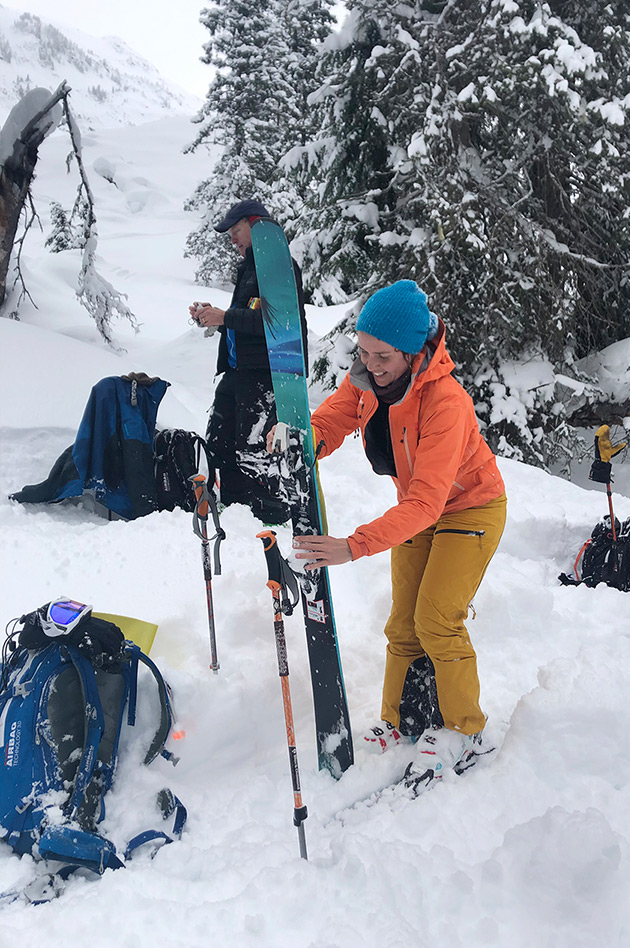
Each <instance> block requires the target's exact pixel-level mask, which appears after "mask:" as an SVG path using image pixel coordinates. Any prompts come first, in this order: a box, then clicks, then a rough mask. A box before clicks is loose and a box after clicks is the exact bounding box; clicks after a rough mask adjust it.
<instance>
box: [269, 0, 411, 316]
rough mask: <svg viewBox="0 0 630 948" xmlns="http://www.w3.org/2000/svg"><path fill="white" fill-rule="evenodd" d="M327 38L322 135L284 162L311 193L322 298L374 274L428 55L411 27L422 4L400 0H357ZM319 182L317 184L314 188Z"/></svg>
mask: <svg viewBox="0 0 630 948" xmlns="http://www.w3.org/2000/svg"><path fill="white" fill-rule="evenodd" d="M347 7H348V10H349V16H348V19H347V20H346V22H345V24H344V26H343V28H342V29H341V31H340V32H339V33H337V34H335V35H334V36H332V37H330V38H329V40H327V42H326V44H325V51H324V55H323V57H322V58H321V62H320V65H319V69H318V78H319V88H318V89H317V90H316V91H315V92H314V93H313V94H312V95H311V97H310V100H309V101H310V105H311V107H312V108H313V112H314V116H315V118H316V125H317V132H316V135H315V136H314V138H313V139H312V140H311V141H310V142H308V143H306V144H305V145H304V146H303V147H301V148H296V149H294V150H293V151H292V152H291V153H290V154H289V155H288V156H287V157H286V158H285V160H284V162H283V164H284V166H285V169H286V170H287V173H288V174H289V175H294V176H296V177H297V179H298V181H301V182H302V189H303V192H304V194H305V195H306V197H307V203H306V207H305V210H304V213H303V216H302V237H301V243H302V244H303V247H304V263H305V270H306V274H307V282H308V285H309V287H310V289H311V291H312V293H313V296H314V298H315V299H319V300H321V301H326V302H331V301H339V300H340V299H344V298H348V297H349V296H352V295H353V294H355V293H356V292H357V291H359V290H361V289H362V288H363V287H364V286H365V285H366V284H367V283H368V282H369V281H370V279H371V276H372V274H373V272H374V269H375V266H376V258H377V256H378V253H379V250H378V247H377V244H376V241H375V237H376V236H377V235H378V234H379V233H380V232H381V228H382V222H383V221H384V220H386V219H387V218H388V217H389V215H390V214H391V213H392V212H393V209H394V207H395V205H396V194H395V192H394V191H393V189H392V178H393V173H394V167H395V157H396V152H397V142H398V140H399V139H404V133H403V131H402V129H403V128H404V127H405V126H406V125H407V123H408V122H409V119H410V116H411V114H412V109H413V101H414V96H415V95H416V94H417V91H416V89H417V86H418V76H419V74H420V70H421V64H420V63H419V61H418V54H417V46H418V44H417V42H416V41H415V40H414V39H413V37H412V36H411V34H410V32H409V27H410V24H411V23H412V22H413V21H415V20H416V19H417V18H418V16H419V15H421V14H419V13H418V11H416V9H415V8H414V7H413V6H411V5H407V4H401V3H399V2H396V0H349V2H348V4H347ZM309 186H310V187H309Z"/></svg>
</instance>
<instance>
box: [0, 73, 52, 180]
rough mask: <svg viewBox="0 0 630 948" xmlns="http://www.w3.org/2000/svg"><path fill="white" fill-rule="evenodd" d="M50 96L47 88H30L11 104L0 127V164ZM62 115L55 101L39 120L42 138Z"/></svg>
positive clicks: (8, 155)
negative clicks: (17, 100)
mask: <svg viewBox="0 0 630 948" xmlns="http://www.w3.org/2000/svg"><path fill="white" fill-rule="evenodd" d="M51 98H52V92H49V91H48V89H31V91H30V92H27V93H26V95H25V96H23V98H21V99H20V101H19V102H18V103H17V104H16V105H14V106H13V108H12V109H11V111H10V112H9V116H8V118H7V120H6V121H5V123H4V125H3V126H2V128H1V129H0V165H2V164H4V162H5V161H6V160H7V158H9V157H10V156H11V155H12V154H13V146H14V145H15V142H16V140H17V139H18V138H19V137H20V135H21V134H22V132H23V131H24V129H25V128H26V126H27V125H28V123H29V122H31V121H32V120H33V119H34V118H35V116H36V115H38V114H39V113H40V112H41V111H42V110H43V109H45V108H46V106H47V105H48V103H49V102H50V100H51ZM62 115H63V107H62V105H61V103H59V102H56V103H55V105H53V106H52V108H51V109H49V110H48V111H47V112H46V113H45V114H44V115H43V116H42V117H41V119H40V120H39V122H38V123H37V126H35V127H36V128H37V129H38V130H41V129H42V128H43V129H44V130H45V131H44V138H46V137H47V136H48V135H50V134H51V132H53V131H54V129H56V128H57V126H58V125H59V122H60V121H61V117H62Z"/></svg>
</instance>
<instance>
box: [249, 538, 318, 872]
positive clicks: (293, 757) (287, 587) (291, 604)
mask: <svg viewBox="0 0 630 948" xmlns="http://www.w3.org/2000/svg"><path fill="white" fill-rule="evenodd" d="M256 536H257V537H258V538H259V539H261V540H262V542H263V547H264V550H265V558H266V560H267V571H268V573H269V579H268V581H267V586H268V587H269V589H270V590H271V595H272V597H273V612H274V616H273V619H274V621H273V630H274V634H275V637H276V652H277V655H278V674H279V675H280V681H281V683H282V703H283V705H284V721H285V725H286V731H287V744H288V748H289V765H290V768H291V781H292V784H293V804H294V807H293V825H294V826H296V827H297V831H298V842H299V846H300V856H301V857H302V859H308V855H307V852H306V835H305V833H304V820H305V819H306V817H307V816H308V811H307V809H306V807H305V806H304V804H303V802H302V791H301V788H300V772H299V769H298V758H297V748H296V746H295V729H294V726H293V709H292V707H291V691H290V689H289V663H288V660H287V643H286V638H285V635H284V619H283V613H284V614H286V615H291V613H292V612H293V609H294V608H295V606H296V604H297V602H298V601H299V598H300V594H299V590H298V583H297V579H296V578H295V574H294V573H293V570H292V569H291V567H290V566H289V564H288V563H287V561H286V560H285V559H284V558H283V557H282V554H281V553H280V550H279V549H278V544H277V541H276V534H275V533H274V532H273V530H264V531H263V532H262V533H257V534H256ZM291 597H293V598H291Z"/></svg>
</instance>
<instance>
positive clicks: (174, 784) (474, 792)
mask: <svg viewBox="0 0 630 948" xmlns="http://www.w3.org/2000/svg"><path fill="white" fill-rule="evenodd" d="M189 133H190V126H189V125H188V123H187V122H186V121H185V119H170V120H163V121H160V122H156V123H153V124H149V125H145V126H141V127H135V128H131V127H130V128H118V129H116V130H113V131H99V132H98V133H96V132H92V133H90V134H89V135H85V136H84V138H85V140H84V157H85V160H86V163H87V167H88V173H89V174H90V175H91V179H92V182H93V187H94V191H95V195H96V200H97V213H98V215H99V234H100V244H99V250H100V255H99V261H98V263H99V266H100V267H101V269H102V271H103V273H104V275H105V276H106V277H107V279H109V280H111V282H113V283H114V285H115V286H116V287H117V289H119V290H122V291H124V292H126V293H128V295H129V304H130V306H131V308H132V309H133V310H134V312H135V313H136V315H137V317H138V318H139V320H140V322H141V323H142V330H141V332H140V334H139V335H138V336H133V334H132V333H131V331H130V329H128V327H126V326H124V325H120V326H119V327H118V328H117V330H116V338H117V341H118V342H119V343H120V344H122V345H124V346H125V347H126V348H127V353H126V354H114V353H112V352H111V351H108V350H107V349H105V348H104V346H103V345H102V343H101V341H100V340H99V337H98V335H97V333H96V331H95V329H94V327H93V325H92V323H91V322H90V319H89V317H88V316H87V314H86V313H85V311H84V310H83V309H82V308H81V307H80V305H79V304H78V303H77V301H76V300H75V298H74V288H75V281H76V274H77V272H78V269H79V256H78V254H77V253H76V252H68V253H65V254H61V255H56V256H53V255H50V254H49V253H48V252H46V251H44V250H43V249H42V242H43V239H44V237H45V236H46V232H47V228H48V221H47V207H48V202H49V201H50V200H53V199H56V200H60V201H61V202H62V203H64V206H66V207H67V206H69V202H70V201H71V200H72V194H73V191H74V188H75V187H76V182H74V181H73V180H72V179H71V178H70V177H68V176H66V174H65V166H64V163H63V158H64V156H65V154H66V153H67V151H68V150H69V148H68V143H67V140H64V133H63V132H62V131H58V132H56V133H55V134H54V135H53V136H52V137H51V138H50V139H49V140H48V141H47V142H45V144H44V146H43V147H42V162H41V167H40V168H39V175H38V180H37V184H36V192H35V198H36V201H37V202H38V207H39V211H40V214H41V217H42V221H43V225H44V234H43V235H42V236H40V235H38V234H37V232H36V231H35V229H32V231H31V234H30V235H29V237H28V238H27V243H26V245H25V248H24V254H23V258H24V272H25V276H26V279H27V282H28V285H29V290H30V292H31V294H32V296H33V298H34V300H35V302H36V304H37V306H38V309H37V310H34V309H33V308H32V307H31V306H30V304H28V303H26V304H23V306H22V309H21V321H20V322H17V321H11V320H8V319H0V337H1V338H0V346H1V351H2V372H0V531H1V534H0V535H1V539H2V542H1V544H0V606H1V610H2V617H0V618H1V619H2V622H3V624H4V623H6V622H8V621H9V620H10V619H11V618H12V617H14V616H19V615H21V614H23V613H25V612H27V611H30V610H31V609H33V608H35V607H37V606H39V605H40V604H42V603H44V602H46V601H48V600H50V599H51V598H53V597H55V596H59V595H69V596H72V597H74V598H77V599H79V600H82V601H84V602H89V603H92V604H94V607H95V608H96V609H98V610H101V611H106V612H114V613H122V614H126V615H134V616H138V617H141V618H144V619H147V620H150V621H153V622H155V623H158V625H159V629H158V632H157V636H156V640H155V643H154V646H153V650H152V656H153V658H154V659H155V660H156V661H157V663H158V664H159V666H160V667H161V669H162V670H163V672H164V673H165V675H166V676H167V678H168V679H169V681H170V683H171V685H172V687H173V689H174V692H175V700H176V705H177V710H178V723H179V725H180V727H181V728H182V729H183V730H185V732H186V738H185V739H184V740H183V741H182V742H181V743H180V745H179V753H180V754H181V762H180V764H179V766H178V767H177V768H176V769H172V768H171V767H170V766H169V765H168V764H167V763H166V762H165V761H159V762H156V763H155V764H154V765H152V766H151V767H150V768H143V767H142V766H140V765H139V763H138V761H139V743H140V741H141V735H140V734H137V733H131V734H130V735H127V737H126V740H125V745H124V747H123V751H122V755H121V766H120V771H119V777H118V781H117V784H116V787H115V788H114V790H113V791H112V793H111V794H110V795H109V797H108V816H107V820H106V822H105V824H104V825H103V830H104V832H105V834H106V835H108V836H109V837H110V838H112V839H113V840H114V841H115V842H116V843H117V844H118V845H122V846H124V843H125V841H126V840H127V839H128V838H129V837H130V836H132V835H133V834H134V833H135V832H137V831H138V830H141V829H144V828H146V827H147V826H152V825H154V824H155V823H156V821H157V814H156V812H155V810H154V808H153V800H154V797H155V793H156V792H157V790H159V789H160V788H161V787H162V786H163V785H165V784H166V785H168V786H170V787H171V788H172V789H173V790H174V792H176V793H177V794H178V795H179V796H180V797H181V799H182V800H183V802H184V803H185V805H186V806H187V808H188V812H189V821H188V825H187V829H186V831H185V833H184V836H183V838H182V840H181V841H180V842H177V843H175V844H174V845H171V846H167V847H165V848H163V849H162V850H160V852H159V853H158V854H157V856H156V857H155V858H154V859H153V860H151V859H149V857H148V856H147V855H144V854H142V853H140V854H139V855H138V856H137V857H136V858H135V859H134V860H133V861H132V863H131V864H130V865H129V867H128V868H127V869H125V870H120V871H117V872H112V871H108V872H106V873H105V875H104V877H103V878H102V879H100V880H99V879H96V878H79V877H75V878H72V879H71V880H70V881H69V882H68V885H67V887H66V889H65V892H64V893H63V894H62V896H61V897H60V898H59V899H58V900H56V901H53V902H50V903H48V904H46V905H43V906H39V907H32V906H25V905H24V904H22V903H19V902H16V903H13V904H10V905H7V906H5V907H4V908H3V909H2V910H1V912H2V914H1V918H0V948H9V946H14V945H16V944H30V945H35V946H39V945H46V946H49V948H62V946H63V948H67V945H68V944H69V943H73V944H84V943H86V944H87V943H89V944H90V945H91V946H92V948H113V946H116V948H119V946H128V945H129V946H132V945H133V946H134V948H144V946H146V948H149V946H150V948H170V946H178V948H202V946H203V948H206V946H209V945H210V946H213V948H224V946H225V948H227V946H228V945H229V946H232V945H239V946H243V948H259V946H260V948H284V946H287V948H288V946H293V948H295V946H298V948H359V946H361V948H400V946H425V945H436V944H439V945H441V946H445V948H459V946H462V948H490V946H492V948H495V946H496V948H531V946H537V948H542V946H545V948H595V946H599V945H607V946H610V948H613V946H615V948H617V946H618V948H622V946H626V945H628V944H630V910H629V908H628V897H627V893H628V887H629V885H630V849H629V843H628V839H629V836H630V825H629V821H630V817H629V814H630V742H629V740H628V735H627V730H628V729H627V723H626V714H627V710H626V709H627V705H628V674H629V672H630V626H629V624H628V621H627V618H626V613H627V608H628V599H627V598H626V597H625V595H624V594H623V593H620V592H617V591H615V590H612V589H608V588H606V587H599V588H598V589H596V590H589V589H586V588H577V589H574V588H565V587H562V586H561V585H560V584H559V583H558V581H557V576H558V573H559V572H561V571H562V570H567V569H570V567H571V565H572V561H573V559H574V557H575V554H576V552H577V550H578V549H579V547H580V545H581V543H582V542H583V540H584V539H585V537H586V536H587V535H588V534H589V533H590V530H591V528H592V526H593V525H594V523H595V522H596V521H597V520H598V519H599V518H600V516H602V515H603V514H605V513H606V511H607V504H606V497H605V493H604V489H603V487H602V488H597V489H594V490H585V489H583V488H581V487H578V486H575V485H571V484H568V483H567V482H565V481H563V480H560V479H558V478H554V477H552V476H550V475H548V474H545V473H543V472H541V471H539V470H536V469H533V468H529V467H526V466H524V465H522V464H519V463H516V462H511V461H503V462H501V470H502V473H503V475H504V478H505V480H506V483H507V489H508V495H509V518H508V525H507V528H506V532H505V535H504V538H503V540H502V543H501V546H500V548H499V551H498V553H497V555H496V557H495V559H494V560H493V562H492V564H491V566H490V568H489V570H488V573H487V575H486V578H485V580H484V583H483V585H482V587H481V590H480V591H479V593H478V595H477V597H476V601H475V609H476V618H475V619H474V620H473V619H472V618H471V619H470V631H471V634H472V638H473V641H474V643H475V646H476V648H477V651H478V657H479V668H480V677H481V682H482V701H483V706H484V709H485V711H486V712H487V714H488V715H489V724H488V729H489V733H490V735H491V737H492V738H493V740H494V741H496V744H497V747H498V753H497V754H496V756H495V757H494V758H493V759H492V760H491V761H490V762H487V764H485V765H479V766H478V767H476V768H475V769H473V770H472V771H471V772H470V773H469V774H466V775H465V776H464V777H461V778H460V777H456V776H455V775H452V776H451V777H450V779H449V777H448V776H447V777H446V778H445V779H444V781H443V783H442V785H440V786H438V787H437V788H436V789H434V790H432V791H431V792H429V793H427V794H426V795H425V796H424V797H422V798H420V799H417V800H409V799H407V798H405V797H387V796H386V797H385V798H384V799H381V800H380V801H378V802H376V803H374V801H370V800H368V801H367V802H365V798H366V797H369V795H370V793H371V792H373V791H375V790H377V789H379V788H382V787H384V786H386V785H387V784H388V783H389V782H390V781H391V780H393V779H394V778H396V777H397V776H398V775H400V773H401V772H402V770H403V768H404V766H405V764H406V763H407V760H408V752H406V751H405V750H404V749H396V751H393V752H391V753H390V754H387V755H385V756H383V757H380V758H373V757H370V756H368V755H367V754H366V753H365V751H364V750H363V749H362V748H361V747H360V746H358V747H357V753H356V765H355V766H354V767H353V768H352V769H351V770H350V771H348V772H347V773H346V774H345V775H344V776H343V778H342V779H341V780H340V781H338V782H336V781H334V780H333V778H332V777H330V775H329V774H328V773H326V772H322V773H319V772H317V770H316V757H315V739H314V729H313V716H312V706H311V695H310V681H309V674H308V667H307V657H306V649H305V642H304V632H303V627H302V624H301V620H300V618H299V616H298V615H296V616H294V617H292V618H291V619H290V620H288V621H287V636H288V649H289V663H290V669H291V689H292V696H293V703H294V713H295V719H296V733H297V745H298V753H299V760H300V769H301V776H302V783H303V796H304V800H305V803H306V804H307V806H308V809H309V817H308V820H307V822H306V836H307V843H308V849H309V861H308V862H306V861H304V860H301V859H300V858H299V854H298V844H297V837H296V831H295V828H294V827H293V825H292V808H293V800H292V795H291V783H290V776H289V767H288V758H287V750H286V740H285V733H284V722H283V715H282V701H281V692H280V683H279V681H278V674H277V664H276V657H275V646H274V638H273V616H272V612H271V601H270V596H269V592H268V590H267V589H266V587H265V582H266V568H265V562H264V557H263V552H262V547H261V543H260V540H257V539H256V532H257V531H258V530H259V529H260V524H259V523H258V522H256V521H255V520H254V519H253V517H252V516H251V514H250V512H249V511H248V510H247V509H245V508H242V507H232V508H229V509H228V510H227V511H226V512H225V514H224V516H223V525H224V527H225V530H226V532H227V534H228V540H227V542H226V543H225V544H224V545H223V548H222V559H223V573H222V575H221V576H220V577H217V578H216V579H215V581H214V584H213V587H214V594H215V607H216V622H217V640H218V649H219V658H220V662H221V670H220V673H219V674H218V675H212V673H211V672H210V671H209V669H208V663H209V643H208V629H207V618H206V604H205V591H204V583H203V577H202V572H201V560H200V545H199V541H198V540H196V538H195V537H194V536H193V533H192V529H191V518H190V516H189V515H187V514H185V513H183V512H182V511H175V512H173V513H160V514H153V515H152V516H150V517H145V518H143V519H141V520H138V521H135V522H132V523H124V522H121V521H112V522H108V521H106V520H104V519H101V518H99V517H98V516H97V515H96V514H95V513H93V512H90V511H89V510H87V509H84V508H81V507H77V506H65V505H59V506H51V507H21V506H19V505H16V504H12V503H10V502H9V501H8V500H7V497H6V495H7V494H8V493H9V492H10V491H12V490H15V489H18V488H20V487H22V486H23V485H24V484H27V483H36V482H38V481H40V480H42V479H43V478H44V477H45V476H46V474H47V473H48V470H49V468H50V466H51V465H52V463H53V461H54V460H55V459H56V457H57V456H58V454H59V453H60V452H61V451H62V450H63V448H65V447H66V446H67V445H68V444H70V443H71V442H72V441H73V439H74V434H75V432H76V428H77V425H78V422H79V420H80V417H81V414H82V411H83V407H84V405H85V402H86V400H87V397H88V394H89V391H90V388H91V386H92V385H93V384H94V383H95V382H96V381H98V380H99V379H100V378H102V377H103V376H106V375H112V374H124V373H125V372H127V371H129V370H135V371H145V372H147V373H149V374H151V375H153V374H159V375H161V376H162V377H163V378H165V379H168V380H169V381H170V382H171V383H172V384H171V388H170V389H169V391H168V393H167V395H166V397H165V399H164V402H163V404H162V407H161V409H160V413H159V416H158V420H159V423H160V424H162V425H165V426H178V427H185V428H190V429H196V430H198V431H200V432H202V433H203V430H204V428H205V413H206V409H207V407H208V405H209V403H210V401H211V398H212V390H213V386H214V380H213V371H214V363H215V356H216V341H215V340H214V339H205V338H204V337H203V335H202V334H201V333H200V332H199V330H197V329H193V328H191V327H190V326H189V325H188V323H187V315H188V314H187V305H188V303H189V302H190V301H191V300H192V299H194V298H197V297H199V296H201V295H202V294H203V296H205V297H206V298H208V294H210V296H209V298H210V299H212V300H216V301H217V302H218V303H225V302H226V294H224V293H221V292H219V291H215V290H212V289H205V290H200V289H199V288H198V287H195V286H194V284H193V269H194V268H193V263H192V262H191V261H189V260H184V259H183V258H182V248H183V240H184V237H185V235H186V233H187V232H188V231H189V230H190V229H191V227H192V226H193V224H194V218H193V217H192V216H191V215H189V214H184V212H183V211H182V209H181V206H182V201H183V199H184V198H185V197H187V196H188V195H189V194H190V193H191V191H192V189H193V187H194V185H195V183H196V181H197V180H198V179H199V178H200V177H201V176H202V175H203V174H204V173H205V170H206V168H207V163H208V162H209V157H208V156H207V155H205V154H203V153H201V152H200V153H199V154H197V155H194V156H183V155H181V154H180V148H181V146H182V145H183V144H184V143H185V142H186V141H188V140H189V139H190V134H189ZM99 168H100V169H101V171H100V173H99V171H98V169H99ZM104 169H107V174H105V175H104V174H103V173H102V172H103V170H104ZM108 178H112V179H113V180H112V181H110V180H108ZM14 299H15V298H14ZM13 303H14V300H13ZM11 308H12V305H10V306H9V307H8V309H9V310H10V309H11ZM338 315H339V314H338V311H337V312H336V313H334V314H333V313H332V312H330V311H326V310H318V311H315V310H312V309H311V310H310V316H311V328H312V330H313V331H314V333H316V334H317V335H318V336H319V335H321V334H323V333H324V332H325V331H326V330H327V329H328V328H330V326H331V325H332V322H333V320H334V318H336V317H337V316H338ZM321 473H322V479H323V485H324V490H325V494H326V499H327V505H328V515H329V523H330V530H331V533H333V534H335V535H338V536H344V535H347V534H348V533H349V532H350V531H351V530H352V529H353V528H354V527H355V526H356V525H357V524H358V523H360V522H364V521H366V520H367V519H369V518H370V517H374V516H377V515H378V514H379V513H380V512H382V511H383V510H384V509H385V508H386V507H387V506H388V505H390V504H391V503H393V501H394V491H393V487H392V485H391V484H390V483H389V482H388V481H387V479H385V478H378V477H376V476H375V475H373V474H372V473H371V471H370V470H369V468H368V465H367V463H366V461H365V459H364V457H363V455H362V451H361V448H360V445H359V442H358V440H357V439H352V438H351V439H348V442H347V443H346V444H345V445H344V447H343V448H342V449H340V450H339V451H338V452H337V454H335V455H333V456H332V457H331V458H330V459H327V460H326V461H325V462H324V463H323V464H322V467H321ZM614 499H615V506H616V512H617V514H618V515H619V516H620V517H622V518H625V517H628V516H630V497H627V496H622V495H620V494H616V495H615V498H614ZM279 532H280V543H281V545H282V547H283V548H284V549H285V551H288V549H289V547H290V534H289V531H288V530H287V529H286V528H281V530H280V531H279ZM331 581H332V588H333V596H334V602H335V611H336V617H337V626H338V632H339V640H340V647H341V653H342V658H343V663H344V671H345V678H346V686H347V692H348V698H349V703H350V710H351V716H352V721H353V726H354V730H355V735H356V736H357V737H358V736H359V735H360V734H361V731H362V730H363V729H364V728H365V727H366V726H368V725H369V724H371V723H372V722H373V721H374V720H375V719H376V718H377V717H378V711H379V707H380V686H381V677H382V671H383V664H384V639H383V635H382V629H383V625H384V623H385V620H386V618H387V615H388V609H389V602H390V587H389V569H388V557H387V555H386V554H384V555H379V556H375V557H372V558H365V559H362V560H360V561H358V562H356V563H353V564H347V565H345V566H342V567H337V568H335V569H333V570H331ZM357 743H359V742H358V741H357ZM356 801H364V802H356ZM36 871H37V867H36V865H35V864H34V863H33V861H32V859H31V858H30V857H23V858H18V857H17V856H15V855H13V854H12V853H11V852H10V851H9V850H8V848H6V847H3V846H2V845H1V844H0V892H2V891H4V890H7V889H11V888H14V887H16V886H17V887H20V886H23V885H25V884H26V883H28V882H29V881H30V880H31V879H32V878H33V877H34V875H35V873H36Z"/></svg>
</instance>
